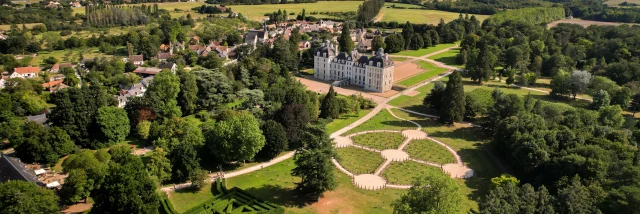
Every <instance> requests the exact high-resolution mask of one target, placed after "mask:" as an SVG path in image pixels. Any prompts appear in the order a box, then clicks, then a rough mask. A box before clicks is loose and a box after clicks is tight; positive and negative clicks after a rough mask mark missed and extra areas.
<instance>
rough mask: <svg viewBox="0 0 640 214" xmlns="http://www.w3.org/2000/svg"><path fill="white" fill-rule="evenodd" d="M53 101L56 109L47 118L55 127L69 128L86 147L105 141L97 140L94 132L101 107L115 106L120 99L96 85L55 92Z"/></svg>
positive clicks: (73, 137) (71, 135) (69, 132)
mask: <svg viewBox="0 0 640 214" xmlns="http://www.w3.org/2000/svg"><path fill="white" fill-rule="evenodd" d="M50 100H51V103H52V104H54V105H56V108H55V109H54V110H53V111H51V113H50V114H49V115H48V116H47V120H48V121H49V122H51V124H52V125H53V126H55V127H60V128H62V129H64V130H65V131H67V133H68V134H69V136H70V137H71V139H74V141H75V142H76V144H79V145H81V146H83V147H90V148H99V147H100V145H101V143H99V142H97V141H96V140H95V139H96V137H98V136H96V135H92V134H91V133H92V132H91V131H92V129H93V128H95V126H94V125H95V123H94V122H95V118H96V114H97V112H98V109H99V108H100V107H103V106H107V105H115V104H116V100H115V98H113V96H112V95H109V94H107V93H106V91H105V90H103V89H102V88H101V86H96V85H92V86H89V87H82V88H69V89H65V90H60V91H58V92H56V93H53V94H51V98H50Z"/></svg>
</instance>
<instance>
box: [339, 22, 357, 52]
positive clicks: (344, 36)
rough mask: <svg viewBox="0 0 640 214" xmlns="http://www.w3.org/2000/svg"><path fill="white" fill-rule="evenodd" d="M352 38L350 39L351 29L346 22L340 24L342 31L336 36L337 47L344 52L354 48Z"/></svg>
mask: <svg viewBox="0 0 640 214" xmlns="http://www.w3.org/2000/svg"><path fill="white" fill-rule="evenodd" d="M354 46H355V45H354V44H353V40H351V31H350V29H349V25H348V24H343V25H342V33H340V37H338V49H339V50H340V51H344V52H347V53H349V52H351V50H353V48H354Z"/></svg>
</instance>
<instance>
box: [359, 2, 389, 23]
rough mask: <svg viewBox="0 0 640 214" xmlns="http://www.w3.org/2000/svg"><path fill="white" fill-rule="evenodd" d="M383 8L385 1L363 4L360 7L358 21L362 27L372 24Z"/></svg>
mask: <svg viewBox="0 0 640 214" xmlns="http://www.w3.org/2000/svg"><path fill="white" fill-rule="evenodd" d="M382 7H384V0H366V1H364V2H362V4H361V5H360V6H358V11H357V13H356V21H357V22H358V23H359V24H360V25H366V24H368V23H370V22H372V21H373V18H375V17H376V16H377V15H378V13H379V12H380V9H382Z"/></svg>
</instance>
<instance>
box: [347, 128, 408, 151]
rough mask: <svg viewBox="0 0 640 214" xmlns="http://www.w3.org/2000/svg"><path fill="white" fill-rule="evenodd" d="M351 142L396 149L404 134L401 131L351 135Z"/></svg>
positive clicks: (378, 147)
mask: <svg viewBox="0 0 640 214" xmlns="http://www.w3.org/2000/svg"><path fill="white" fill-rule="evenodd" d="M352 138H353V142H354V143H355V144H358V145H361V146H365V147H369V148H373V149H378V150H385V149H391V148H393V149H396V148H398V146H400V144H402V142H403V141H404V136H402V134H401V133H394V132H376V133H368V134H361V135H356V136H353V137H352Z"/></svg>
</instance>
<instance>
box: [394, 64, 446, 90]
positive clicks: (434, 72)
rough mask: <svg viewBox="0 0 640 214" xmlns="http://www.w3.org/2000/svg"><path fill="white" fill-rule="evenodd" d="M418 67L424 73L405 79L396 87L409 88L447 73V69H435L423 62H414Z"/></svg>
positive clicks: (433, 66)
mask: <svg viewBox="0 0 640 214" xmlns="http://www.w3.org/2000/svg"><path fill="white" fill-rule="evenodd" d="M416 63H417V64H418V65H420V67H421V68H422V69H425V70H426V72H422V73H420V74H417V75H414V76H412V77H409V78H407V79H404V80H402V81H400V82H398V83H397V84H398V85H402V86H405V87H410V86H413V85H415V84H418V83H421V82H423V81H425V80H428V79H430V78H432V77H435V76H438V75H440V74H442V73H444V72H447V69H444V68H440V67H437V66H435V65H433V64H431V63H429V62H425V61H417V62H416Z"/></svg>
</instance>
